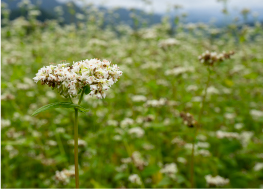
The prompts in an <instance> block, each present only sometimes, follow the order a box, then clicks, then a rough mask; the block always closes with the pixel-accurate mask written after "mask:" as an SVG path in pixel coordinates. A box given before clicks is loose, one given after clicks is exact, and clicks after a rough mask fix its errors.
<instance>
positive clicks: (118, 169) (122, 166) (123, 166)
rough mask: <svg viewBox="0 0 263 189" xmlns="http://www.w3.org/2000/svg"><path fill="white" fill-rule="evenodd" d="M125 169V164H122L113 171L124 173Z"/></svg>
mask: <svg viewBox="0 0 263 189" xmlns="http://www.w3.org/2000/svg"><path fill="white" fill-rule="evenodd" d="M127 167H128V166H127V164H122V165H120V166H119V167H116V168H115V170H116V171H117V172H123V171H125V170H126V169H127Z"/></svg>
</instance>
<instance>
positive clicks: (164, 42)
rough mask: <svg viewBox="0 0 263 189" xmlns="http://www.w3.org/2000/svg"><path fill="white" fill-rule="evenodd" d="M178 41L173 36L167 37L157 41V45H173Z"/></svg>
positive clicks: (163, 46)
mask: <svg viewBox="0 0 263 189" xmlns="http://www.w3.org/2000/svg"><path fill="white" fill-rule="evenodd" d="M179 44H180V42H179V41H178V40H176V39H174V38H168V39H163V40H160V41H159V44H158V46H159V47H162V48H166V47H170V46H174V45H179Z"/></svg>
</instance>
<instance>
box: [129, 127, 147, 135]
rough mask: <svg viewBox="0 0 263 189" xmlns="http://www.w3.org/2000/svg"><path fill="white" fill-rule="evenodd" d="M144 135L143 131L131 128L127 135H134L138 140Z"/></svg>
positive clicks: (138, 128)
mask: <svg viewBox="0 0 263 189" xmlns="http://www.w3.org/2000/svg"><path fill="white" fill-rule="evenodd" d="M144 133H145V132H144V130H143V129H142V128H140V127H133V128H131V129H130V130H129V134H131V135H135V136H136V137H138V138H141V137H143V135H144Z"/></svg>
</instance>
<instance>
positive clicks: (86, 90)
mask: <svg viewBox="0 0 263 189" xmlns="http://www.w3.org/2000/svg"><path fill="white" fill-rule="evenodd" d="M83 90H84V93H85V94H89V93H90V87H89V86H85V87H84V88H83Z"/></svg>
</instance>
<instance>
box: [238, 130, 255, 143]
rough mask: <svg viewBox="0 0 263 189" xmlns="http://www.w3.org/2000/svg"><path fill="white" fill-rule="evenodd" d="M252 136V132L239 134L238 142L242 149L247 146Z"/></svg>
mask: <svg viewBox="0 0 263 189" xmlns="http://www.w3.org/2000/svg"><path fill="white" fill-rule="evenodd" d="M253 135H254V132H252V131H243V132H242V133H241V134H240V142H241V144H242V145H243V147H246V146H247V145H248V143H249V142H250V140H251V138H252V137H253Z"/></svg>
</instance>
